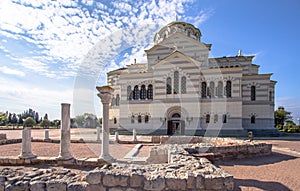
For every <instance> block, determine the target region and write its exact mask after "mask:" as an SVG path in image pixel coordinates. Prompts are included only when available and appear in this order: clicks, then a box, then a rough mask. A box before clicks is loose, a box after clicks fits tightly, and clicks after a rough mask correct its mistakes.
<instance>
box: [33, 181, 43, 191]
mask: <svg viewBox="0 0 300 191" xmlns="http://www.w3.org/2000/svg"><path fill="white" fill-rule="evenodd" d="M30 190H32V191H33V190H34V191H46V183H45V182H43V181H34V182H31V183H30Z"/></svg>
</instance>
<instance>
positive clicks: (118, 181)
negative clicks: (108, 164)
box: [103, 174, 129, 187]
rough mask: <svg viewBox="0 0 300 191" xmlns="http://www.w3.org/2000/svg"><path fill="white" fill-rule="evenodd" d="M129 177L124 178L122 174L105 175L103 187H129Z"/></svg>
mask: <svg viewBox="0 0 300 191" xmlns="http://www.w3.org/2000/svg"><path fill="white" fill-rule="evenodd" d="M128 178H129V177H128V176H123V175H120V174H117V175H112V174H109V175H105V176H104V177H103V185H104V186H109V187H115V186H124V187H125V186H127V181H128Z"/></svg>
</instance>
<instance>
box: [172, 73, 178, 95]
mask: <svg viewBox="0 0 300 191" xmlns="http://www.w3.org/2000/svg"><path fill="white" fill-rule="evenodd" d="M173 93H174V94H178V93H179V72H178V71H175V72H174V92H173Z"/></svg>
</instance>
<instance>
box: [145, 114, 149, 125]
mask: <svg viewBox="0 0 300 191" xmlns="http://www.w3.org/2000/svg"><path fill="white" fill-rule="evenodd" d="M148 122H149V115H145V123H148Z"/></svg>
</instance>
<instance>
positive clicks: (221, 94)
mask: <svg viewBox="0 0 300 191" xmlns="http://www.w3.org/2000/svg"><path fill="white" fill-rule="evenodd" d="M217 91H218V92H217V96H218V97H223V82H222V81H219V82H218V88H217Z"/></svg>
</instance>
